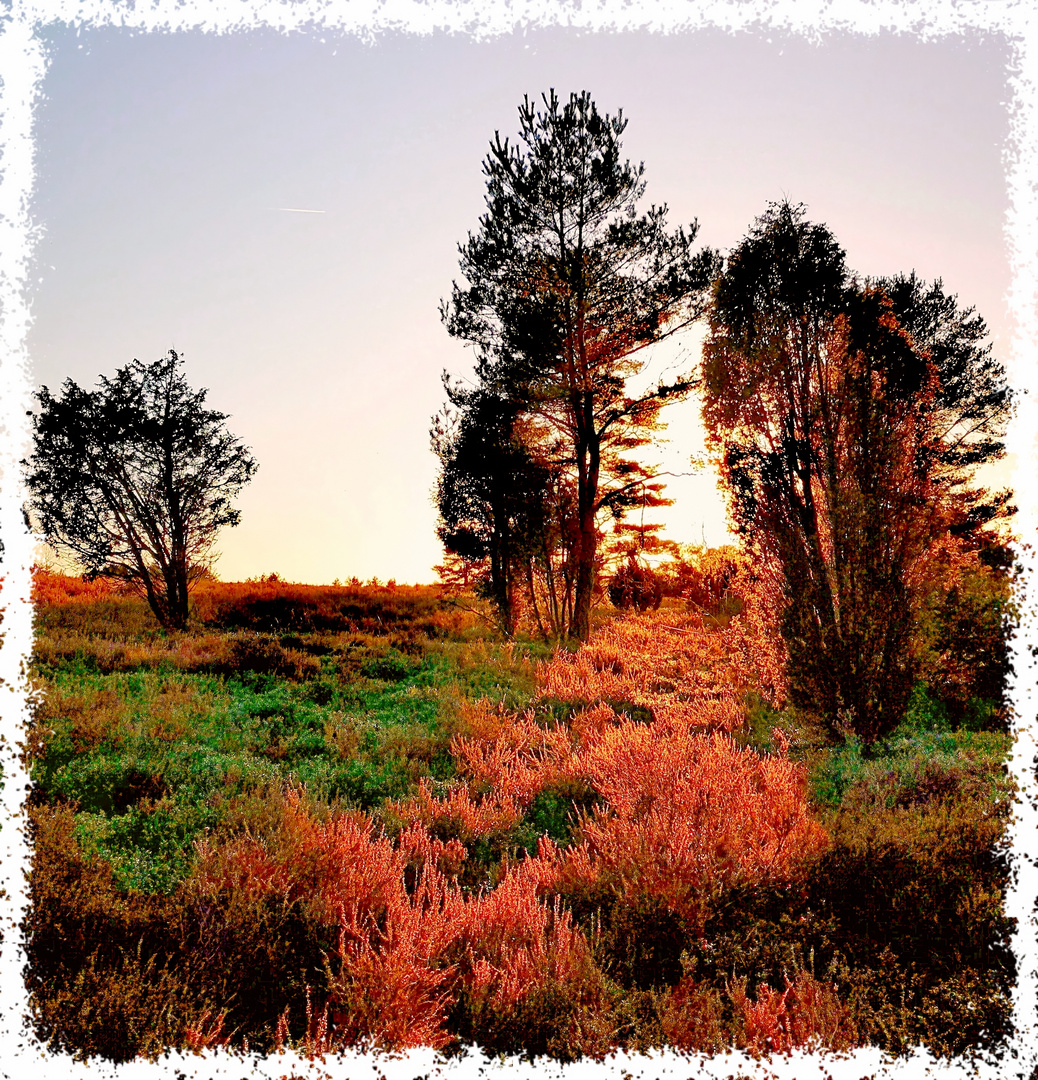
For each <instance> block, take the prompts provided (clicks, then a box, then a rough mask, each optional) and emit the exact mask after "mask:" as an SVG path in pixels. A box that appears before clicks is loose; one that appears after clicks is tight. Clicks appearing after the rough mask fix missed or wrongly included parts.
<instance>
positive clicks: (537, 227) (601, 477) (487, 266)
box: [441, 91, 718, 639]
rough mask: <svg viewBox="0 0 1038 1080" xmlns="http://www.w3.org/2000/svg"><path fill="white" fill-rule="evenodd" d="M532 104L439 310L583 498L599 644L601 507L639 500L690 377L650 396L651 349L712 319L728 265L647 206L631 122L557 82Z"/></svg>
mask: <svg viewBox="0 0 1038 1080" xmlns="http://www.w3.org/2000/svg"><path fill="white" fill-rule="evenodd" d="M541 104H542V107H541V108H538V107H537V106H536V105H535V104H534V103H533V102H531V101H530V99H529V98H526V99H524V102H523V104H522V106H520V109H519V121H520V133H519V141H518V143H516V144H512V143H510V142H509V140H508V139H507V138H506V139H502V138H501V136H500V133H497V134H495V137H494V141H493V142H492V143H491V148H490V153H489V155H488V157H487V158H486V159H485V161H484V163H483V172H484V175H485V176H486V180H487V193H486V212H485V213H484V214H483V216H482V217H481V218H480V221H479V230H478V231H477V233H476V234H475V235H471V234H470V236H469V237H468V240H467V241H466V242H465V243H463V244H461V245H460V247H459V252H460V256H461V259H460V267H461V272H462V274H463V276H464V282H463V283H462V284H458V283H457V282H456V283H455V284H454V287H453V290H452V294H451V298H450V300H449V301H448V302H445V303H444V304H443V305H442V309H441V313H442V316H443V319H444V322H445V324H446V327H447V330H448V332H449V333H451V334H452V335H453V336H455V337H458V338H461V339H463V340H465V341H467V342H469V343H471V344H472V345H473V346H474V347H475V349H476V354H477V370H476V375H477V380H478V382H479V384H480V386H481V387H483V388H484V389H486V390H487V391H488V392H490V393H492V394H493V395H495V396H496V397H498V398H500V399H507V400H510V401H514V402H516V403H517V406H518V408H519V413H520V415H529V416H534V417H536V418H537V419H538V421H539V424H540V426H539V428H537V430H539V431H540V433H541V436H542V438H543V439H544V441H545V445H546V446H551V447H552V459H553V463H554V464H555V465H556V466H557V467H559V468H560V469H563V470H565V471H566V473H568V474H569V476H571V477H572V484H573V489H574V490H575V494H576V513H575V517H576V531H575V538H574V549H573V564H574V576H575V595H574V602H573V608H572V617H571V619H570V624H569V627H568V630H569V632H570V633H571V634H573V635H574V636H576V637H577V638H581V639H583V638H586V637H587V635H588V633H589V630H590V607H591V598H592V589H593V585H594V577H595V565H596V555H597V549H598V542H599V531H598V522H599V518H600V516H601V515H603V514H612V515H613V516H614V517H620V516H622V515H623V513H624V512H625V510H626V509H627V508H628V507H629V506H631V505H635V504H637V503H638V501H639V499H640V498H641V488H642V485H643V484H644V482H645V480H646V478H647V477H648V476H649V472H648V471H647V470H646V469H645V468H644V467H643V466H642V465H641V464H640V463H639V462H638V461H637V459H636V458H635V457H633V456H632V453H633V452H634V451H636V450H637V449H638V448H639V447H640V446H642V445H644V444H645V443H646V442H647V440H648V434H649V433H651V431H652V430H653V429H654V428H655V427H656V426H657V424H658V417H659V412H660V408H661V406H662V404H663V403H664V401H666V400H668V399H674V398H678V397H680V396H682V395H685V394H687V393H688V392H689V391H690V389H691V387H692V383H691V380H690V379H689V378H687V377H680V378H678V379H675V380H674V381H673V382H671V383H669V384H666V385H664V384H660V385H658V386H656V387H653V388H651V389H650V390H648V391H647V392H644V393H631V392H629V389H628V381H627V380H628V379H629V377H630V376H632V375H635V374H637V373H638V372H640V371H641V370H642V368H643V361H642V358H641V351H642V350H643V349H644V348H645V347H646V346H648V345H651V344H653V343H655V342H658V341H660V340H662V339H663V338H665V337H668V336H670V335H671V334H674V333H676V332H678V331H679V330H681V329H684V328H685V327H687V326H688V325H689V324H690V323H692V322H693V321H694V320H695V319H697V318H699V317H700V316H701V314H702V312H703V305H704V301H705V294H706V290H707V288H708V286H709V283H710V281H711V279H712V277H713V275H714V273H715V270H716V268H717V265H718V258H717V256H716V255H715V254H714V253H713V252H711V251H709V250H702V251H699V252H695V251H694V250H693V244H694V241H695V237H696V233H697V226H696V224H695V223H693V224H692V225H691V226H690V227H689V228H688V229H687V230H686V229H684V228H678V229H676V230H674V231H669V230H668V228H667V225H666V216H667V208H666V206H656V205H652V206H650V207H649V208H648V210H647V211H645V212H642V213H639V211H638V203H639V200H640V199H641V198H642V196H643V195H644V192H645V182H644V179H643V175H644V166H643V165H638V166H634V165H632V164H631V162H630V161H626V160H624V159H623V158H622V156H621V136H622V134H623V132H624V129H625V128H626V125H627V121H626V120H625V119H624V118H623V116H622V115H621V114H620V113H619V112H618V113H617V115H616V116H615V117H614V116H609V115H607V114H602V113H599V111H598V108H597V106H596V105H595V103H594V101H593V100H592V99H591V96H590V94H588V93H586V92H584V93H581V94H572V95H571V96H570V98H569V100H568V101H567V102H565V103H563V102H562V101H561V100H560V99H559V97H558V96H557V95H556V94H555V92H554V91H551V92H550V93H549V94H547V95H544V96H543V97H542V99H541Z"/></svg>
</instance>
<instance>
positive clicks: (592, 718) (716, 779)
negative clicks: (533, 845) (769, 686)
mask: <svg viewBox="0 0 1038 1080" xmlns="http://www.w3.org/2000/svg"><path fill="white" fill-rule="evenodd" d="M688 622H691V620H688ZM734 634H735V631H732V632H730V633H729V632H725V633H724V634H710V633H707V632H706V631H703V630H702V629H701V628H700V629H698V630H692V629H689V630H683V629H682V628H681V627H675V626H673V625H668V624H665V623H663V622H662V620H661V619H660V618H659V617H655V618H652V617H650V618H641V619H630V620H626V621H624V622H622V623H614V624H613V625H612V626H610V627H609V628H608V629H606V630H604V631H602V632H601V633H600V634H598V635H596V636H595V637H594V638H593V639H592V640H591V641H590V642H589V643H588V644H587V645H586V646H584V647H583V648H582V649H580V650H579V651H578V652H577V653H576V654H575V655H570V654H568V653H562V652H560V653H559V654H557V655H556V657H555V658H554V659H553V660H552V661H551V662H550V663H549V664H547V665H544V666H543V667H542V669H541V671H540V673H539V680H538V681H539V683H540V686H541V693H542V694H550V695H551V696H557V697H560V698H568V699H569V700H573V699H574V698H577V699H578V700H579V699H580V697H583V698H585V699H586V700H591V701H594V700H595V699H596V698H597V699H599V700H598V703H597V704H594V705H592V706H591V707H589V708H587V709H584V710H581V711H580V712H578V713H577V714H576V715H575V716H574V717H573V718H572V721H571V723H570V725H569V726H568V727H563V726H561V725H553V726H549V727H544V726H542V725H540V724H538V723H537V721H536V718H535V715H534V713H533V712H532V711H528V712H526V713H523V714H521V715H518V716H517V715H514V714H510V713H508V712H506V711H505V710H503V709H500V708H498V709H495V708H492V707H491V706H489V705H488V704H486V703H483V704H480V705H477V706H474V707H470V708H469V710H468V711H467V713H466V721H467V725H468V733H467V734H465V735H462V736H456V737H455V738H454V740H453V741H452V743H451V752H452V754H453V755H454V758H455V761H456V762H457V765H458V771H459V774H460V776H461V777H462V780H461V782H460V783H457V784H455V785H454V786H453V787H452V788H451V790H450V791H449V792H448V793H446V794H444V795H441V796H440V797H438V798H435V797H434V796H433V795H432V793H431V791H430V790H429V789H428V788H423V789H422V792H421V794H420V795H419V796H418V797H417V798H415V799H412V800H410V801H409V802H407V803H403V804H398V805H397V806H396V807H394V812H395V813H396V814H398V815H399V816H400V818H401V819H402V820H404V821H417V822H421V823H422V824H424V825H426V826H427V827H429V828H432V829H444V828H446V829H448V830H449V832H450V834H451V835H454V836H458V837H460V838H462V839H469V838H473V837H477V836H487V835H489V834H491V833H492V832H494V831H504V830H505V829H507V828H508V827H509V824H510V823H512V824H514V823H517V822H518V821H519V819H520V817H521V816H522V813H523V811H524V810H525V809H526V808H528V807H529V805H530V804H531V802H532V801H533V799H534V797H535V796H536V795H537V794H538V793H539V792H541V791H544V790H547V789H555V790H560V789H562V790H566V789H569V790H574V789H576V790H580V789H584V790H590V791H592V792H594V793H595V794H596V795H597V796H598V797H599V798H600V799H601V800H602V805H601V807H600V808H599V809H596V810H595V811H594V813H592V814H589V815H584V816H583V817H581V819H580V820H579V823H578V829H577V840H578V842H577V843H576V844H575V845H574V846H573V847H572V848H570V849H568V850H565V851H563V850H560V849H559V848H558V847H557V846H556V845H555V844H554V843H552V842H551V841H550V840H546V839H542V840H541V842H540V846H539V851H538V855H537V857H536V858H533V859H529V860H527V861H526V862H525V863H523V864H521V865H520V866H519V867H518V868H517V869H516V873H519V874H521V875H523V876H524V877H526V878H528V879H529V880H531V881H535V882H536V884H537V886H538V888H539V889H540V890H541V891H542V892H543V893H547V894H552V893H560V892H561V893H564V894H570V895H572V894H586V893H591V892H594V891H596V890H600V889H601V888H603V887H604V888H607V889H609V890H611V891H612V892H614V893H615V894H616V895H617V896H619V897H621V898H623V899H624V900H625V901H627V902H631V903H636V902H637V901H638V898H639V897H653V898H654V899H655V900H656V901H659V902H662V903H664V904H665V905H666V906H667V907H668V908H669V909H670V910H672V911H673V912H675V913H676V914H677V915H679V916H680V917H682V918H684V919H686V920H688V922H689V924H690V925H692V926H698V927H701V926H702V923H703V920H704V918H705V916H706V912H707V908H708V904H709V901H710V898H711V896H712V895H713V894H714V893H716V891H717V890H719V889H722V888H725V887H728V886H730V885H733V884H736V883H739V882H747V881H754V880H759V879H771V880H783V879H786V878H788V877H789V876H791V875H792V874H793V873H794V872H795V871H796V868H797V867H798V866H799V865H801V864H802V863H803V861H804V860H805V859H808V858H810V857H812V856H814V855H817V854H818V853H820V852H821V851H823V850H824V849H825V847H826V846H827V844H828V837H827V835H826V833H825V831H824V830H823V829H822V828H821V826H820V825H818V824H817V822H815V821H813V820H812V819H811V817H810V815H809V813H808V804H807V794H806V777H805V773H804V770H803V768H802V767H800V766H797V765H794V764H793V763H792V762H790V761H789V760H788V759H787V758H786V757H784V756H782V755H778V756H767V757H761V756H760V755H758V754H757V753H755V752H754V751H752V750H742V749H739V748H738V747H736V746H735V744H734V743H733V742H732V740H731V739H730V738H729V737H728V735H727V734H725V733H724V732H726V731H727V730H731V729H732V728H734V727H735V726H736V725H737V723H738V722H739V721H740V720H741V714H740V703H741V697H742V695H743V694H745V692H746V690H747V689H748V688H749V687H750V686H751V685H754V684H753V682H752V681H751V679H752V669H751V667H750V666H749V664H748V663H746V662H744V661H743V662H741V661H740V660H739V659H738V655H739V654H738V653H736V657H737V659H736V660H735V661H732V660H731V658H730V657H729V656H728V655H726V654H725V652H724V650H723V648H722V647H721V645H720V642H721V641H723V640H729V641H730V640H731V639H732V638H733V637H734ZM669 642H673V643H674V644H673V646H671V647H670V648H668V644H667V643H669ZM711 672H713V673H714V674H713V675H712V674H711ZM718 673H720V674H718ZM723 679H726V680H727V682H724V681H722V680H723ZM718 685H720V686H721V689H720V690H718V688H717V687H718ZM603 698H605V699H613V700H616V699H621V700H627V701H633V702H634V703H637V704H645V705H648V706H650V708H651V711H652V716H653V719H652V722H651V723H649V724H641V723H635V722H634V721H632V720H631V719H630V718H628V717H626V716H622V715H621V716H618V715H617V714H616V713H615V712H614V711H613V709H612V708H611V707H609V706H608V705H606V704H604V702H603V701H602V700H601V699H603ZM718 729H720V730H718Z"/></svg>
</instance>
